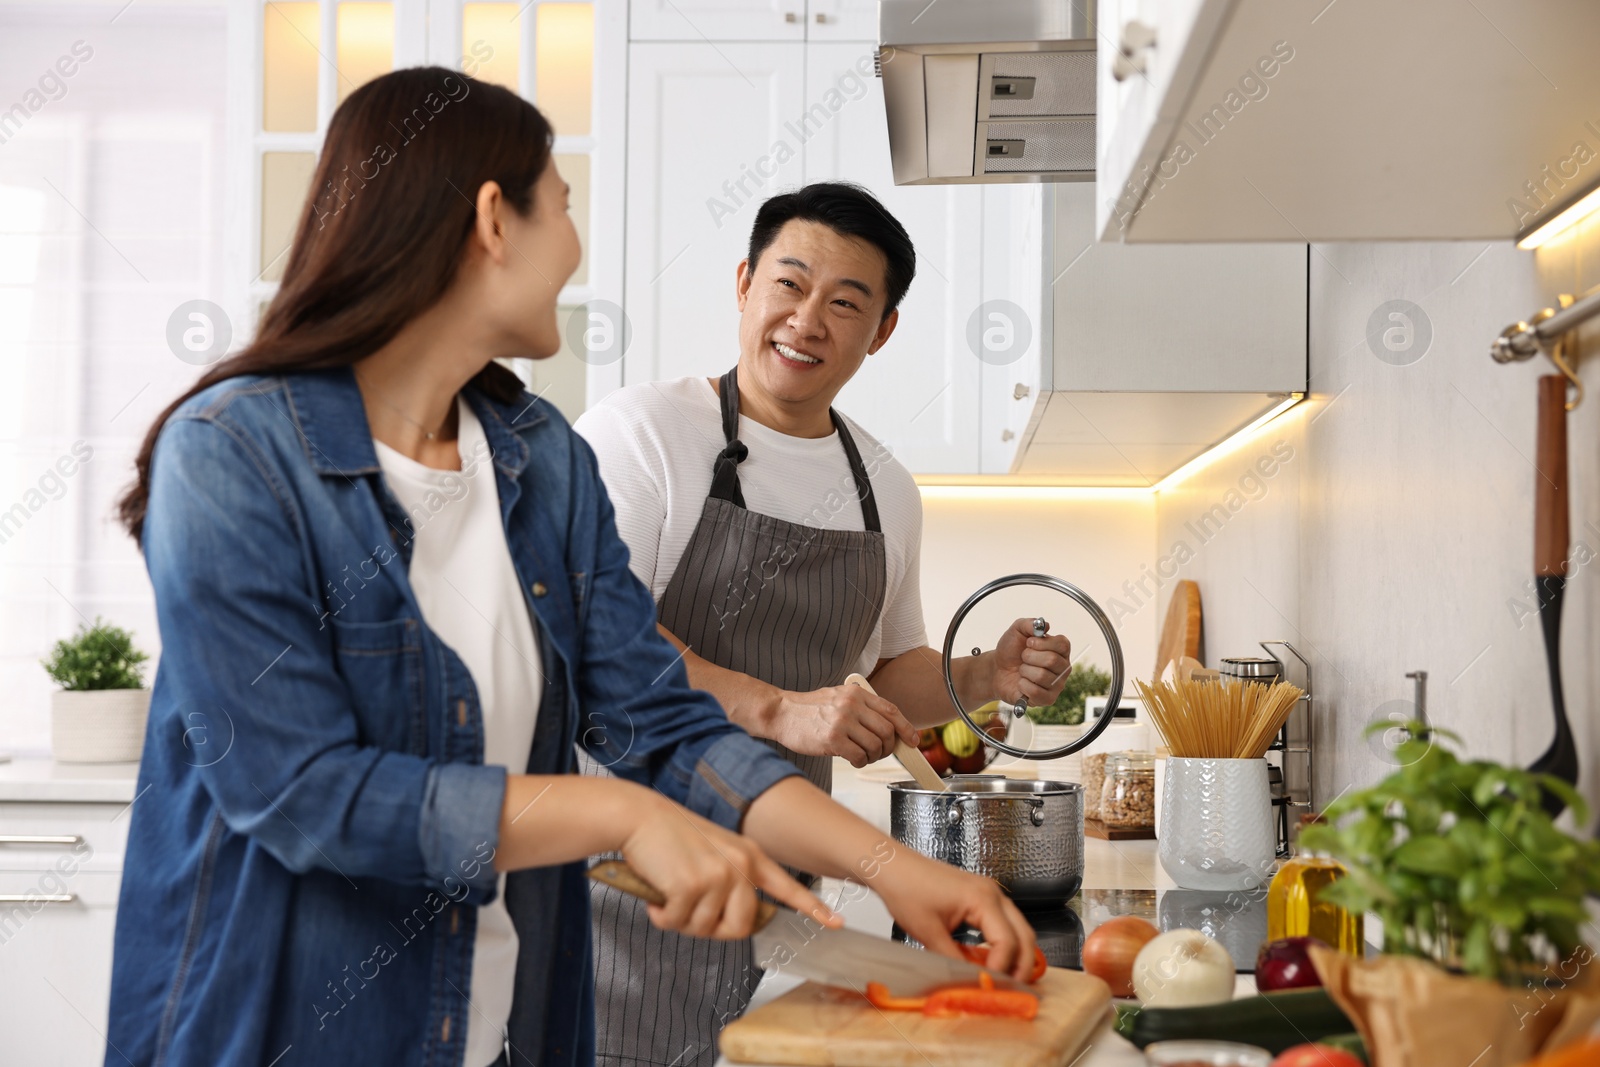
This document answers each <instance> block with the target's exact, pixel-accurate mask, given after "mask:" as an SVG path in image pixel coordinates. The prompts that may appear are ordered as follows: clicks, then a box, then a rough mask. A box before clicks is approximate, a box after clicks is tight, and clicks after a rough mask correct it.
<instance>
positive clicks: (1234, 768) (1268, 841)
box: [1156, 756, 1277, 889]
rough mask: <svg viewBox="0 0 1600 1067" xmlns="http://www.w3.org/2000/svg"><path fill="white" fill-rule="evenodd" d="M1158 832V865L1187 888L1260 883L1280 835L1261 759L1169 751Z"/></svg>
mask: <svg viewBox="0 0 1600 1067" xmlns="http://www.w3.org/2000/svg"><path fill="white" fill-rule="evenodd" d="M1166 764H1167V775H1166V779H1167V780H1166V782H1165V784H1164V787H1163V788H1162V791H1161V792H1162V797H1161V801H1162V803H1161V826H1160V828H1159V829H1158V830H1157V831H1156V839H1157V852H1158V854H1159V855H1160V856H1161V866H1162V867H1163V868H1165V870H1166V872H1167V874H1168V875H1169V876H1171V878H1172V880H1173V881H1174V882H1176V883H1178V885H1180V886H1182V887H1183V888H1185V889H1255V888H1258V887H1259V886H1262V885H1265V884H1266V883H1267V882H1268V881H1270V880H1271V878H1272V874H1273V866H1274V863H1275V849H1276V847H1277V841H1276V839H1275V837H1274V834H1273V829H1272V794H1271V791H1270V788H1269V786H1268V785H1267V761H1266V760H1264V759H1198V758H1182V757H1178V756H1169V757H1168V758H1167V760H1166Z"/></svg>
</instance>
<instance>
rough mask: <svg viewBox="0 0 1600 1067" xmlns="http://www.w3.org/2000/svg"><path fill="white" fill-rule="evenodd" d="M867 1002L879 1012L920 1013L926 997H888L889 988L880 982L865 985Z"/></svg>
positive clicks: (925, 1002) (926, 999)
mask: <svg viewBox="0 0 1600 1067" xmlns="http://www.w3.org/2000/svg"><path fill="white" fill-rule="evenodd" d="M867 1000H868V1001H869V1002H870V1003H871V1004H872V1006H873V1007H874V1008H878V1009H879V1010H881V1011H921V1010H922V1008H923V1006H924V1005H925V1004H927V1002H928V998H927V997H895V996H890V995H889V987H888V986H886V985H884V984H883V983H882V982H868V983H867Z"/></svg>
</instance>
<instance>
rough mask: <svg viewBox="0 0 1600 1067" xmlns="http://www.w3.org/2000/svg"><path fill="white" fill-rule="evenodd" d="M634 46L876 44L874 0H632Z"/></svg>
mask: <svg viewBox="0 0 1600 1067" xmlns="http://www.w3.org/2000/svg"><path fill="white" fill-rule="evenodd" d="M631 16H632V18H631V23H630V25H629V31H628V32H629V37H630V38H631V39H633V40H635V41H804V40H808V39H809V40H812V41H876V40H877V39H878V4H877V0H810V2H809V3H808V2H807V0H633V6H632V12H631Z"/></svg>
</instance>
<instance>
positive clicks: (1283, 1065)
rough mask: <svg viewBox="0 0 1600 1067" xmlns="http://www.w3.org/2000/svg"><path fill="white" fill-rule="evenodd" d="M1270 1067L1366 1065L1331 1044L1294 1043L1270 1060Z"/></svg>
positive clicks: (1354, 1066)
mask: <svg viewBox="0 0 1600 1067" xmlns="http://www.w3.org/2000/svg"><path fill="white" fill-rule="evenodd" d="M1272 1067H1366V1065H1365V1064H1364V1063H1362V1062H1361V1060H1360V1058H1358V1057H1357V1056H1355V1055H1353V1054H1351V1053H1349V1052H1346V1051H1345V1050H1344V1049H1342V1048H1334V1047H1333V1046H1332V1045H1296V1046H1295V1047H1294V1048H1291V1049H1286V1050H1284V1051H1283V1052H1282V1053H1280V1054H1279V1055H1278V1058H1277V1059H1275V1060H1273V1061H1272Z"/></svg>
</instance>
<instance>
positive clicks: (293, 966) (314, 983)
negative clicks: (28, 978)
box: [107, 68, 1033, 1067]
mask: <svg viewBox="0 0 1600 1067" xmlns="http://www.w3.org/2000/svg"><path fill="white" fill-rule="evenodd" d="M550 143H551V131H550V128H549V126H548V125H547V124H546V122H545V121H544V119H543V118H542V117H541V116H540V115H539V113H538V111H537V110H536V109H535V108H533V107H532V106H531V105H529V104H527V103H526V102H524V101H522V100H521V99H519V98H518V97H516V96H515V95H514V94H512V93H510V92H508V91H506V90H503V89H500V88H497V87H494V86H490V85H486V84H483V83H479V82H475V81H473V80H471V79H469V78H465V77H463V76H461V75H459V74H456V73H454V72H452V71H449V70H446V69H443V68H421V69H414V70H405V71H397V72H395V73H393V74H389V75H386V76H384V77H382V78H379V79H377V80H375V81H373V82H371V83H369V84H368V85H366V86H365V87H363V88H361V89H359V90H357V91H356V92H354V93H352V94H351V96H350V97H349V99H348V100H346V102H345V103H344V104H343V105H342V106H341V107H340V109H339V111H338V112H337V113H336V114H335V115H334V118H333V121H332V123H331V125H330V127H329V130H328V134H327V139H326V141H325V144H324V147H323V153H322V157H321V159H320V160H319V162H318V167H317V173H316V177H315V179H314V182H313V185H312V189H313V193H312V195H311V197H310V199H309V202H308V203H307V205H306V208H305V211H304V213H303V215H302V217H301V220H300V225H299V228H298V231H297V233H296V235H295V240H294V245H293V248H292V250H291V252H290V256H289V260H288V263H287V265H286V268H285V271H284V278H283V284H282V287H281V288H280V290H279V291H278V294H277V296H276V297H275V298H274V299H273V302H272V304H271V306H270V307H269V308H268V309H267V311H266V313H265V315H264V317H263V319H262V322H261V326H260V330H259V332H258V335H257V338H256V339H255V341H254V342H253V343H252V344H251V345H250V346H249V347H248V348H246V349H244V350H243V351H241V352H240V353H238V354H237V355H235V356H232V357H230V358H229V359H227V360H225V361H223V362H221V363H219V364H217V365H216V366H215V367H213V368H212V369H211V370H210V371H208V372H207V373H206V374H205V375H204V376H202V378H201V379H200V381H199V382H198V383H197V384H196V386H195V387H194V389H192V390H191V391H190V392H189V393H188V394H186V395H185V396H183V397H181V398H180V399H179V400H178V401H177V402H176V403H174V404H173V405H172V407H170V408H169V409H168V410H167V411H166V412H164V413H163V414H162V416H161V417H160V418H158V419H157V420H156V423H155V425H154V426H153V427H151V430H150V433H149V436H148V437H147V438H146V440H145V444H144V447H143V449H142V450H141V452H140V454H139V458H138V463H137V468H138V481H137V483H136V484H135V485H134V487H133V488H132V489H131V490H130V491H129V493H128V495H127V496H126V497H125V498H124V500H123V502H122V512H121V513H122V517H123V519H124V522H125V523H126V525H127V527H128V529H129V531H130V532H131V533H132V534H133V535H134V536H135V537H136V538H139V539H140V543H141V545H142V547H143V550H144V553H145V558H146V563H147V566H148V568H149V572H150V577H151V581H152V584H153V585H154V588H155V594H156V607H157V614H158V618H159V621H160V626H161V638H162V644H163V652H162V660H161V665H160V670H159V671H158V673H157V676H156V682H155V691H154V693H153V695H152V699H151V709H150V724H149V730H148V734H147V737H146V741H145V752H144V760H143V763H142V764H141V767H140V772H139V776H140V782H139V798H140V799H139V800H138V802H137V803H136V804H135V805H134V808H133V815H132V826H131V828H130V831H129V841H128V856H127V864H126V872H127V873H126V874H125V876H124V882H123V888H122V896H121V901H120V905H119V908H118V914H117V932H116V953H115V959H114V963H113V975H112V1002H111V1017H110V1029H109V1032H108V1041H107V1044H108V1051H107V1061H108V1063H117V1064H120V1063H123V1062H131V1063H136V1064H140V1065H146V1064H159V1065H163V1067H166V1065H171V1067H177V1065H197V1067H198V1065H204V1067H218V1065H240V1064H252V1065H271V1064H279V1063H281V1064H284V1065H285V1067H287V1065H289V1064H330V1065H331V1064H337V1065H341V1067H342V1065H346V1064H353V1063H382V1064H397V1065H423V1064H427V1065H434V1064H448V1065H451V1067H456V1065H464V1067H486V1065H488V1064H491V1063H502V1062H504V1063H516V1064H541V1065H543V1064H566V1063H575V1064H587V1063H590V1062H592V1059H593V1049H594V1030H593V979H592V975H591V963H590V950H589V942H588V937H589V922H588V914H587V905H588V892H587V888H586V880H585V877H584V865H583V863H582V860H583V859H584V857H586V856H590V855H592V854H595V853H599V852H604V851H609V850H617V851H620V852H621V853H622V855H623V856H624V857H625V858H626V859H627V860H628V861H629V862H630V863H632V864H633V865H634V867H635V868H637V869H638V870H639V871H640V873H641V874H643V875H644V876H645V877H646V878H647V879H649V880H650V881H652V882H653V883H655V885H656V886H657V887H658V888H659V889H660V890H661V891H662V893H663V894H664V895H665V897H666V901H667V902H666V903H665V904H664V905H662V906H660V907H653V908H652V909H651V911H650V915H651V919H652V921H653V922H655V923H657V924H658V925H659V926H660V927H661V928H663V929H667V930H675V931H680V932H683V933H687V934H690V935H694V936H697V937H710V938H718V939H733V938H740V937H745V936H747V935H748V934H749V932H750V927H751V922H752V917H753V915H754V912H755V907H756V890H757V889H760V890H765V891H766V892H767V893H769V894H771V895H772V896H773V897H774V898H776V899H777V900H779V901H780V902H782V903H784V904H787V905H789V906H792V907H795V908H798V909H801V910H806V911H810V912H811V913H813V914H815V915H816V916H818V917H819V918H821V919H823V920H825V921H829V922H837V919H836V918H834V917H833V916H832V915H831V913H830V912H829V911H828V910H827V909H826V908H824V907H823V906H822V905H821V904H820V903H819V902H818V901H817V900H816V899H815V898H814V897H812V896H811V895H810V894H809V893H807V892H806V891H805V890H804V889H803V888H801V887H800V886H799V885H797V884H796V883H794V882H793V881H791V880H790V879H789V878H788V877H787V876H786V875H785V874H784V873H783V871H782V869H781V868H780V867H779V866H778V865H777V862H782V863H787V864H790V865H793V866H795V867H798V868H801V869H805V870H809V871H816V872H819V873H821V874H826V875H834V876H838V877H855V878H857V879H858V880H860V879H862V878H864V877H871V879H872V885H873V888H874V889H876V890H877V891H878V892H879V893H880V894H881V895H882V896H883V898H884V900H885V901H886V902H887V903H888V905H889V908H890V910H891V911H892V912H893V914H894V915H895V917H896V918H897V919H898V920H899V922H900V924H901V925H902V926H903V927H904V928H905V929H906V930H907V931H908V932H909V933H910V934H911V935H912V936H914V937H916V938H918V939H919V940H921V941H923V942H924V943H927V944H929V945H930V946H932V947H933V948H934V949H935V950H937V951H942V952H946V953H952V954H953V953H954V952H955V951H956V950H955V946H954V944H953V942H952V941H951V939H950V937H949V933H948V932H949V931H950V930H951V929H953V928H954V927H955V926H956V925H958V924H959V923H961V922H964V921H965V922H970V923H972V924H973V925H976V926H978V927H980V928H981V929H982V930H983V931H984V933H985V934H986V936H987V937H988V938H989V939H990V941H991V942H992V943H993V944H994V946H995V948H994V953H993V955H992V956H991V959H992V960H993V961H994V963H995V965H997V966H998V967H1000V968H1001V969H1005V970H1011V971H1014V972H1015V973H1017V974H1018V975H1019V976H1020V975H1021V974H1023V973H1024V972H1025V971H1026V970H1027V960H1028V957H1029V955H1030V954H1031V952H1032V946H1033V940H1032V932H1031V930H1030V929H1029V928H1028V926H1027V923H1026V922H1025V921H1024V920H1023V919H1022V917H1021V915H1020V913H1018V912H1017V911H1016V909H1015V908H1014V907H1012V906H1011V904H1010V903H1009V902H1008V901H1007V900H1006V899H1005V898H1004V896H1003V895H1002V894H1001V893H1000V892H999V890H998V888H997V887H996V886H995V885H994V884H993V883H992V882H989V881H987V880H984V879H979V878H975V877H972V876H970V875H967V874H964V873H962V872H959V871H956V870H954V869H952V868H949V867H945V866H943V865H940V864H937V863H934V862H932V861H929V860H927V859H924V858H922V857H920V856H917V855H915V854H914V853H911V852H910V851H909V850H900V849H898V848H897V847H896V846H895V845H894V844H893V843H892V842H889V841H887V840H886V839H885V838H884V837H883V836H882V835H881V834H879V833H878V832H877V831H875V830H874V829H873V828H872V827H870V826H868V825H867V824H865V823H863V822H861V821H860V820H858V819H856V818H855V817H853V816H851V815H850V814H849V813H847V812H846V811H844V809H842V808H840V807H838V806H836V805H834V804H833V802H832V801H831V800H829V799H828V798H827V797H826V796H824V795H823V794H822V793H821V792H820V791H818V790H816V789H815V788H814V787H812V786H810V785H809V784H808V783H806V782H805V781H804V780H803V779H802V778H800V777H799V776H798V775H797V773H796V771H795V768H794V767H793V766H792V765H791V764H789V763H787V762H786V761H784V760H782V759H781V758H780V757H778V756H777V755H775V754H774V753H772V752H771V751H770V750H768V749H767V748H765V747H764V746H763V745H761V744H760V743H759V742H757V741H755V740H753V739H751V738H750V737H749V736H748V735H746V734H744V733H743V732H742V731H740V730H739V729H738V728H737V727H734V726H733V725H731V724H730V723H729V722H728V720H727V718H726V716H725V715H724V714H723V713H722V711H721V709H720V708H719V707H718V706H717V705H716V704H715V702H714V701H712V700H711V698H710V697H709V696H707V695H706V694H704V693H701V692H697V691H695V690H691V689H690V688H688V684H687V678H686V675H685V673H684V669H683V667H682V665H681V662H680V661H679V659H678V657H677V654H676V651H675V650H674V649H673V648H672V647H671V646H670V645H669V644H667V643H666V642H665V640H664V639H662V638H661V637H660V636H659V634H658V633H657V631H656V628H655V610H654V605H653V604H652V602H651V599H650V595H649V592H648V591H647V590H646V589H645V588H644V587H643V586H642V585H640V584H639V583H638V582H637V581H636V580H635V579H634V578H633V577H632V575H631V574H630V572H629V570H628V566H627V553H626V550H625V549H624V548H623V546H622V544H621V542H620V541H619V540H618V539H617V536H616V532H615V528H614V524H613V521H612V512H611V508H610V504H609V503H608V501H607V500H606V496H605V492H604V490H603V488H602V487H601V484H600V481H599V478H598V476H597V473H596V469H595V462H594V458H593V454H592V453H591V452H590V451H589V449H588V448H587V447H586V446H584V445H583V444H582V443H581V441H579V439H578V438H576V437H575V436H574V435H573V434H572V433H571V431H570V430H569V429H568V428H567V426H566V424H565V423H564V422H563V421H562V420H561V418H560V416H559V415H558V414H557V413H556V412H555V411H554V409H553V408H551V407H550V406H549V405H547V404H545V403H543V402H541V401H539V400H537V399H536V398H533V397H531V396H529V395H528V394H526V393H524V392H523V391H522V389H521V387H520V385H519V383H518V382H517V381H516V379H515V378H514V377H513V376H512V375H511V373H510V372H509V371H507V370H505V369H504V368H503V367H501V366H499V365H498V364H496V363H494V362H493V361H494V360H495V359H497V358H501V357H517V356H521V357H529V356H531V357H535V358H542V357H546V356H549V355H550V354H552V353H554V352H555V351H557V349H558V348H559V340H560V338H559V333H558V329H557V326H556V320H555V305H556V299H557V296H558V294H559V292H560V289H561V285H562V283H563V282H564V281H565V280H566V279H567V278H568V277H570V276H571V274H572V271H573V270H574V269H575V268H576V266H577V263H578V258H579V247H578V241H577V236H576V232H575V230H574V228H573V225H572V223H571V221H570V220H569V219H568V217H567V215H566V213H565V210H566V187H565V184H564V183H563V182H562V180H561V177H560V175H559V174H558V173H557V171H556V168H555V166H554V165H553V164H552V163H551V159H550ZM575 745H576V746H581V747H582V748H583V750H584V751H585V752H587V753H588V754H589V755H591V756H592V757H593V758H595V759H596V760H598V761H600V762H602V763H604V764H606V765H608V766H609V767H610V768H611V769H612V771H613V772H614V773H615V775H616V777H614V778H607V779H598V778H584V777H581V776H578V775H575V774H573V773H572V771H573V764H574V746H575ZM769 851H770V853H771V857H770V858H769V856H768V852H769ZM775 861H777V862H775Z"/></svg>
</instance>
